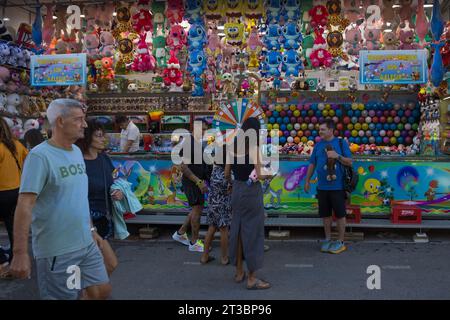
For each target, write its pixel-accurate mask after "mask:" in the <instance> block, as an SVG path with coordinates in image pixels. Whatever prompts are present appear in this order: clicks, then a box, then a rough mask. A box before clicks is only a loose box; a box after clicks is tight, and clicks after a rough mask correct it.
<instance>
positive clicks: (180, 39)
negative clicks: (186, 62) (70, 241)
mask: <svg viewBox="0 0 450 320" xmlns="http://www.w3.org/2000/svg"><path fill="white" fill-rule="evenodd" d="M166 41H167V46H168V47H169V48H170V50H173V51H174V52H175V55H178V52H179V51H180V50H181V49H183V47H184V46H185V45H186V43H187V38H186V32H185V31H184V28H183V27H182V26H180V25H179V24H176V25H173V26H172V27H171V28H170V31H169V36H168V37H167V40H166Z"/></svg>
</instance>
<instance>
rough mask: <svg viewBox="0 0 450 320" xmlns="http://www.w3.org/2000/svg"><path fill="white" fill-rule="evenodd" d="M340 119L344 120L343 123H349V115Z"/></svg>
mask: <svg viewBox="0 0 450 320" xmlns="http://www.w3.org/2000/svg"><path fill="white" fill-rule="evenodd" d="M342 121H343V122H344V124H349V123H350V118H349V117H344V119H343V120H342Z"/></svg>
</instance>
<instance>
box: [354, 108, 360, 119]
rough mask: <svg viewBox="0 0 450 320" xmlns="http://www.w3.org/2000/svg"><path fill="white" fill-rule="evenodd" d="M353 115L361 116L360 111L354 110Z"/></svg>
mask: <svg viewBox="0 0 450 320" xmlns="http://www.w3.org/2000/svg"><path fill="white" fill-rule="evenodd" d="M353 115H354V116H355V117H358V118H359V117H361V111H359V110H356V111H355V113H354V114H353Z"/></svg>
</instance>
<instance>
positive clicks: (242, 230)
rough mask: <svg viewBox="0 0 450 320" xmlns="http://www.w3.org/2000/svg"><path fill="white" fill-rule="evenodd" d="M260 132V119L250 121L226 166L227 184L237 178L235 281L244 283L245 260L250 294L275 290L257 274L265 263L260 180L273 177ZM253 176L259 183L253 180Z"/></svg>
mask: <svg viewBox="0 0 450 320" xmlns="http://www.w3.org/2000/svg"><path fill="white" fill-rule="evenodd" d="M259 130H260V123H259V121H258V120H257V119H256V118H249V119H247V120H246V121H245V122H244V123H243V125H242V130H240V132H239V133H238V135H237V137H236V139H235V141H234V148H233V149H234V152H231V154H230V153H229V154H228V155H229V157H228V159H227V164H226V166H225V177H226V178H227V180H228V181H230V182H231V172H233V176H234V181H233V191H232V195H231V208H232V219H231V228H230V259H231V262H232V263H233V264H234V265H236V275H235V278H234V280H235V281H236V282H237V283H240V282H242V281H244V279H245V276H246V273H245V271H244V266H243V260H244V259H245V262H246V264H247V269H248V277H247V289H250V290H254V289H268V288H270V286H271V285H270V283H268V282H266V281H263V280H261V279H258V278H257V277H256V270H258V269H261V268H262V266H263V260H264V203H263V192H262V187H261V183H260V182H259V180H264V179H269V178H271V177H272V176H270V175H267V174H264V173H263V165H262V155H261V152H260V151H259V146H260V145H259ZM252 137H253V138H254V139H252ZM254 170H255V171H254ZM253 172H255V173H256V178H257V180H252V179H250V177H251V175H252V173H253Z"/></svg>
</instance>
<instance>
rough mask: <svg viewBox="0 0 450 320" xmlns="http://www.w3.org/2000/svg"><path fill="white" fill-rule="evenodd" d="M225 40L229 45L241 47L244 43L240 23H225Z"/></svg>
mask: <svg viewBox="0 0 450 320" xmlns="http://www.w3.org/2000/svg"><path fill="white" fill-rule="evenodd" d="M224 28H225V29H224V32H225V39H226V41H227V43H228V44H229V45H232V46H241V45H242V44H243V42H244V25H243V24H242V23H234V22H232V23H230V22H229V23H225V25H224Z"/></svg>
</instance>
